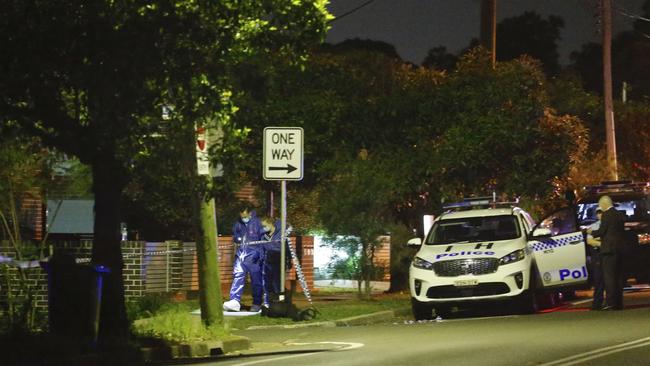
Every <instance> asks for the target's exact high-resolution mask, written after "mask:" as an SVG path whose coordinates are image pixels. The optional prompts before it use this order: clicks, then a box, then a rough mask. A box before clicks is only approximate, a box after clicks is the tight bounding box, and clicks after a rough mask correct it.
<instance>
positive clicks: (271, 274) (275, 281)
mask: <svg viewBox="0 0 650 366" xmlns="http://www.w3.org/2000/svg"><path fill="white" fill-rule="evenodd" d="M281 225H282V224H281V223H280V220H277V221H276V222H275V223H274V226H275V230H274V231H273V235H269V233H264V234H263V235H262V238H261V239H260V240H267V241H269V243H266V244H264V252H265V253H264V266H263V268H262V271H263V281H264V302H265V303H267V304H268V302H269V295H271V294H273V295H277V294H279V293H280V292H281V290H282V287H281V285H280V277H281V276H280V241H281V240H282V230H281ZM287 243H288V239H287ZM285 253H286V256H287V257H289V256H290V254H289V250H288V249H287V250H286V252H285ZM287 259H289V258H287ZM287 262H288V263H291V262H289V261H287Z"/></svg>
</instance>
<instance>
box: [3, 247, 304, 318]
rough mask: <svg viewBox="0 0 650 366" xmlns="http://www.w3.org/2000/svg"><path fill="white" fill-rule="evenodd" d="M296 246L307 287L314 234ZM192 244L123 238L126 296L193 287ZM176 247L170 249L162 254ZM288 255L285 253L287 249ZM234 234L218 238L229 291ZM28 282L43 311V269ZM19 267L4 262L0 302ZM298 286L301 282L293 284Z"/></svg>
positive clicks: (72, 251) (82, 252) (80, 254)
mask: <svg viewBox="0 0 650 366" xmlns="http://www.w3.org/2000/svg"><path fill="white" fill-rule="evenodd" d="M291 243H292V246H293V247H294V248H296V247H298V248H299V249H300V250H301V254H300V255H299V256H300V257H302V258H301V263H302V267H303V271H304V273H305V278H306V280H307V284H308V286H309V288H311V287H313V285H314V274H313V271H314V268H313V267H314V257H313V256H314V239H313V237H310V236H304V237H299V238H295V237H294V238H291ZM195 248H196V246H195V245H194V243H182V242H179V241H167V242H162V243H147V242H141V241H129V242H124V243H122V255H123V257H124V269H123V276H124V291H125V293H124V294H125V297H126V299H127V300H130V299H137V298H140V297H142V296H144V295H145V294H148V293H167V292H174V291H178V290H189V291H197V290H198V288H199V284H198V265H197V261H196V252H195V250H194V249H195ZM53 250H54V252H55V253H59V252H63V253H66V254H69V255H72V256H74V257H76V258H90V255H91V251H92V241H90V240H82V241H64V242H57V243H55V244H54V245H53ZM167 251H174V252H173V253H166V252H167ZM0 255H3V256H7V257H12V258H16V253H15V252H14V251H13V249H12V248H11V247H10V245H9V243H8V242H1V243H0ZM287 255H288V253H287ZM233 259H234V258H233V246H232V237H230V236H223V237H219V270H220V273H221V288H222V292H223V294H224V295H227V293H228V292H229V289H230V284H231V282H232V264H233ZM26 273H27V276H28V281H27V283H28V284H29V286H31V287H32V288H33V289H34V293H35V297H34V298H35V299H36V306H37V308H39V309H40V310H42V311H46V310H47V275H46V273H45V271H44V270H42V269H41V268H32V269H29V270H27V271H26ZM17 276H18V270H17V269H16V268H9V267H7V269H6V271H2V272H0V284H1V286H2V291H0V302H2V301H6V296H7V294H8V291H7V290H6V285H5V283H6V279H7V278H9V279H10V281H11V284H12V288H13V291H12V294H17V291H18V282H17ZM295 278H296V276H295V270H294V269H292V270H291V271H290V272H289V273H287V287H288V286H289V283H290V282H289V281H290V280H292V279H295ZM297 289H298V291H300V290H301V289H300V286H298V287H297Z"/></svg>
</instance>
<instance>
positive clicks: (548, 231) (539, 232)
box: [532, 227, 553, 238]
mask: <svg viewBox="0 0 650 366" xmlns="http://www.w3.org/2000/svg"><path fill="white" fill-rule="evenodd" d="M551 234H553V232H552V231H551V229H548V228H545V227H540V228H537V229H535V231H533V234H532V237H533V238H537V237H540V236H550V235H551Z"/></svg>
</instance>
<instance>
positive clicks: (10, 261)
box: [0, 248, 196, 269]
mask: <svg viewBox="0 0 650 366" xmlns="http://www.w3.org/2000/svg"><path fill="white" fill-rule="evenodd" d="M195 251H196V248H188V249H172V250H150V251H144V252H143V253H129V254H122V258H123V259H124V258H135V257H139V256H141V255H144V256H158V255H166V254H176V253H185V252H195ZM51 258H52V257H45V258H42V259H36V260H29V261H24V260H16V259H14V258H11V257H6V256H3V255H0V264H5V265H7V266H9V267H15V268H21V269H29V268H39V267H41V262H49V261H50V259H51ZM74 261H75V263H77V264H84V263H90V262H91V261H92V258H90V257H82V258H75V259H74Z"/></svg>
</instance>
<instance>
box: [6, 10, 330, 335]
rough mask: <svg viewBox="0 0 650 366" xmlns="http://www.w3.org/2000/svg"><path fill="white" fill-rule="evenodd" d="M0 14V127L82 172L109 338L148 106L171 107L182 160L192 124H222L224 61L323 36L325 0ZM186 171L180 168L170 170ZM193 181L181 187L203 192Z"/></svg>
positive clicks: (289, 51) (152, 112)
mask: <svg viewBox="0 0 650 366" xmlns="http://www.w3.org/2000/svg"><path fill="white" fill-rule="evenodd" d="M3 9H5V13H4V16H3V17H2V19H1V20H0V32H2V34H3V37H2V39H1V40H0V48H2V49H5V50H12V51H11V52H4V53H2V55H0V69H1V70H2V73H1V76H0V98H1V99H0V118H1V119H2V124H3V125H4V126H10V127H16V128H20V129H21V130H22V131H23V132H25V133H28V134H31V135H34V136H38V137H40V138H41V139H42V141H43V142H44V143H46V144H47V145H49V146H54V147H57V148H58V149H60V150H61V151H63V152H64V153H66V154H69V155H71V156H76V157H78V158H79V159H80V160H81V161H82V162H83V163H85V164H88V165H89V166H90V167H91V170H92V175H93V193H94V198H95V226H94V235H95V237H94V245H93V261H94V262H96V263H101V264H105V265H107V266H109V267H111V268H112V269H113V273H112V274H111V275H110V276H109V278H108V280H107V281H106V283H105V290H106V292H107V294H106V296H105V300H106V305H105V306H103V307H102V309H103V319H104V321H103V323H102V331H104V332H105V334H107V335H108V334H115V335H117V336H118V338H119V337H120V336H123V335H124V334H125V333H126V331H127V329H128V327H127V323H126V316H125V310H124V296H123V284H122V272H121V268H122V258H121V253H120V247H119V223H120V221H121V217H122V213H121V212H120V206H119V202H120V200H121V197H122V192H123V190H124V188H125V187H126V185H127V183H128V182H129V181H130V173H132V172H131V171H130V169H129V168H130V166H131V161H132V159H133V158H134V156H136V155H137V154H138V153H139V152H141V151H142V150H143V142H144V141H143V139H142V137H143V136H148V135H150V134H152V133H155V132H158V128H159V124H158V122H159V119H160V117H159V111H160V109H161V107H162V106H163V105H171V106H173V107H174V114H173V118H174V119H175V120H176V121H177V122H178V123H180V124H181V126H182V133H181V134H179V135H178V136H177V138H178V141H180V143H181V144H187V145H186V146H187V148H186V149H185V150H184V151H186V154H187V155H184V156H179V157H178V158H177V159H181V160H183V159H186V160H185V161H188V162H189V161H193V157H192V155H193V151H192V149H191V148H190V146H192V145H193V144H194V124H195V122H202V121H205V120H207V121H211V120H222V119H220V118H219V112H220V111H221V110H222V105H221V98H222V96H223V94H224V90H228V89H229V88H230V87H231V86H232V83H231V82H229V80H230V75H231V74H232V72H233V71H235V70H234V66H235V65H237V63H238V62H239V61H240V60H243V59H256V58H263V57H264V56H265V55H270V54H282V55H286V56H287V57H288V58H291V57H293V56H292V55H294V54H295V51H300V50H301V49H303V48H304V47H306V46H308V45H311V44H313V43H315V42H318V41H320V40H322V38H323V35H324V30H325V28H326V26H325V24H326V21H327V17H328V14H327V11H326V10H325V2H324V1H320V0H314V1H303V2H296V1H289V0H274V1H268V2H258V1H250V0H249V1H219V2H214V1H192V0H186V1H164V0H160V1H155V2H147V3H145V2H114V1H96V2H92V3H90V4H89V3H86V2H83V1H76V0H68V1H64V2H56V3H53V2H43V1H22V0H20V1H18V0H7V1H5V2H3ZM294 59H296V60H297V58H295V57H294ZM226 132H232V131H228V130H226ZM228 138H230V136H225V140H228ZM191 171H192V168H191V165H190V164H187V165H186V172H181V174H191V173H190V172H191ZM203 186H204V185H203V184H201V183H200V182H195V183H193V184H191V185H189V186H188V189H193V190H194V192H195V194H194V197H201V198H202V197H203V196H204V194H203V193H202V192H201V190H202V187H203ZM195 235H196V234H195ZM106 339H108V337H107V338H106Z"/></svg>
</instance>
